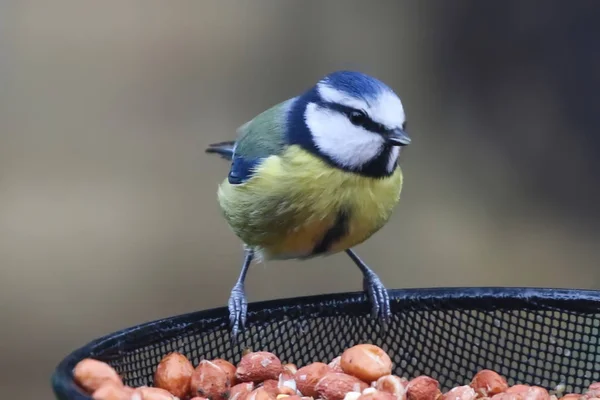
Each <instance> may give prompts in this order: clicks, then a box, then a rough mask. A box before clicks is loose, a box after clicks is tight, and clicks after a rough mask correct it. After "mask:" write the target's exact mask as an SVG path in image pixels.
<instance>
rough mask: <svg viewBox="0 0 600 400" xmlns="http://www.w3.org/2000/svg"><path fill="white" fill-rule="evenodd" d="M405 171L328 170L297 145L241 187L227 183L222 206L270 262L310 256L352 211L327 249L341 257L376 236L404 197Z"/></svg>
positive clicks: (239, 233)
mask: <svg viewBox="0 0 600 400" xmlns="http://www.w3.org/2000/svg"><path fill="white" fill-rule="evenodd" d="M402 181H403V177H402V171H401V170H400V168H397V169H396V171H395V172H394V173H393V174H392V175H391V176H390V177H386V178H380V179H373V178H368V177H364V176H360V175H357V174H352V173H348V172H345V171H342V170H340V169H338V168H334V167H331V166H329V165H328V164H327V163H325V162H324V161H322V160H321V159H319V158H318V157H316V156H314V155H312V154H310V153H308V152H306V151H304V150H303V149H301V148H300V147H298V146H291V147H290V148H289V149H287V150H286V152H285V153H284V154H282V155H280V156H272V157H269V158H268V159H266V160H265V161H264V162H263V163H262V164H261V165H260V167H259V168H258V170H257V173H256V174H255V175H254V176H253V177H252V178H251V179H249V180H248V181H247V182H246V183H244V184H242V185H230V184H229V182H227V180H225V181H224V182H223V183H222V184H221V186H220V187H219V192H218V196H219V203H220V205H221V208H222V210H223V213H224V215H225V218H226V219H227V222H228V223H229V225H230V226H231V228H232V229H233V231H234V232H235V233H236V235H237V236H239V237H240V239H241V240H242V241H244V243H246V244H247V245H249V246H252V247H255V248H256V249H257V250H258V251H261V252H262V253H263V256H264V257H266V258H271V259H273V258H296V257H309V256H311V255H312V253H313V250H314V249H315V246H316V245H317V244H318V243H319V242H320V241H321V240H322V239H323V236H324V235H325V234H326V233H327V232H328V231H329V229H330V228H331V227H332V226H334V225H335V222H336V218H338V216H339V215H340V212H344V213H347V216H348V218H347V221H346V226H345V230H344V234H343V236H341V237H339V238H337V239H336V241H334V242H333V243H331V244H330V246H328V249H327V253H329V254H331V253H336V252H339V251H342V250H345V249H347V248H350V247H353V246H356V245H357V244H359V243H362V242H363V241H365V240H366V239H368V238H369V237H370V236H371V235H372V234H374V233H375V232H377V231H378V230H379V229H380V228H381V227H382V226H383V225H384V224H385V223H386V222H387V220H388V219H389V217H390V216H391V214H392V211H393V209H394V207H395V206H396V204H397V203H398V201H399V199H400V192H401V190H402Z"/></svg>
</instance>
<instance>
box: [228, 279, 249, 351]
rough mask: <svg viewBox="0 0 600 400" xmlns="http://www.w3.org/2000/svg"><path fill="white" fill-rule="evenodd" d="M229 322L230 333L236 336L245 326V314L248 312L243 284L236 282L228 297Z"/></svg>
mask: <svg viewBox="0 0 600 400" xmlns="http://www.w3.org/2000/svg"><path fill="white" fill-rule="evenodd" d="M228 304H229V324H230V327H231V335H232V337H233V338H234V340H235V338H237V336H238V334H239V333H240V331H242V330H244V328H245V327H246V314H247V312H248V302H247V300H246V292H245V291H244V286H243V285H240V284H236V285H235V286H234V287H233V289H232V290H231V296H230V297H229V303H228Z"/></svg>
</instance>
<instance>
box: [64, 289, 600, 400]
mask: <svg viewBox="0 0 600 400" xmlns="http://www.w3.org/2000/svg"><path fill="white" fill-rule="evenodd" d="M390 298H391V307H392V313H393V316H392V319H391V320H390V321H389V323H388V324H387V325H386V326H383V325H381V324H380V323H379V322H378V321H376V320H373V319H371V318H370V317H369V304H368V302H367V299H366V298H365V296H364V295H363V294H362V293H342V294H336V295H327V296H311V297H303V298H295V299H284V300H277V301H269V302H261V303H254V304H250V306H249V314H248V324H247V328H246V330H245V331H244V332H243V334H242V335H241V337H240V338H239V339H238V340H239V341H238V342H237V343H234V342H232V341H231V337H230V333H229V328H228V314H227V309H226V308H219V309H213V310H208V311H201V312H196V313H191V314H186V315H181V316H177V317H172V318H167V319H163V320H159V321H154V322H150V323H147V324H143V325H140V326H137V327H133V328H129V329H126V330H123V331H120V332H116V333H114V334H111V335H108V336H106V337H104V338H101V339H98V340H96V341H94V342H91V343H90V344H88V345H86V346H84V347H82V348H81V349H79V350H77V351H75V352H73V353H72V354H70V355H69V356H68V357H66V358H65V359H64V360H63V361H62V362H61V364H60V365H59V366H58V367H57V369H56V371H55V374H54V376H53V388H54V391H55V394H56V395H57V397H58V398H59V399H64V400H67V399H68V400H75V399H77V400H84V399H85V400H87V399H89V397H88V396H87V395H85V393H83V392H82V391H81V390H80V389H79V388H78V387H77V386H76V385H75V384H74V383H73V380H72V374H71V371H72V368H73V367H74V365H75V364H76V363H77V362H78V361H79V360H81V359H82V358H85V357H93V358H96V359H99V360H102V361H105V362H108V363H109V364H110V365H112V366H113V367H114V368H115V369H116V370H117V372H119V373H120V374H121V376H122V377H123V380H124V382H125V383H126V384H128V385H130V386H142V385H148V386H151V385H152V384H153V374H154V371H155V368H156V366H157V365H158V363H159V361H160V359H161V358H162V357H163V356H164V355H165V354H167V353H169V352H172V351H179V352H182V353H183V354H185V355H186V356H187V357H188V358H190V360H191V361H192V362H193V364H194V365H197V364H198V363H199V361H200V360H202V359H213V358H224V359H227V360H229V361H231V362H233V363H234V364H235V363H237V362H238V361H239V360H240V358H241V356H242V351H243V349H244V348H246V347H250V348H252V349H253V350H265V351H271V352H273V353H275V354H276V355H277V356H279V358H280V359H281V360H282V361H283V362H293V363H295V364H296V365H298V367H301V366H303V365H306V364H308V363H311V362H314V361H322V362H329V361H330V360H332V359H333V358H335V357H336V356H338V355H340V354H341V353H342V352H343V351H344V350H345V349H346V348H348V347H351V346H353V345H355V344H358V343H373V344H376V345H378V346H380V347H382V348H383V349H384V350H385V351H386V352H387V353H388V354H389V355H390V357H391V358H392V360H393V362H394V372H393V373H395V374H397V375H400V376H405V377H407V378H412V377H415V376H418V375H421V374H426V375H429V376H431V377H433V378H435V379H437V380H438V381H439V382H440V385H441V387H442V389H443V390H444V389H449V388H451V387H454V386H458V385H464V384H468V383H469V382H470V379H471V378H472V377H473V375H474V374H475V373H476V372H477V371H479V370H481V369H484V368H487V369H492V370H495V371H496V372H498V373H500V374H501V375H503V376H505V377H506V378H507V380H508V382H509V384H511V385H512V384H517V383H525V384H533V385H538V386H542V387H545V388H547V389H548V390H552V389H554V388H555V387H556V386H557V385H559V384H560V385H565V387H566V392H567V393H569V392H570V393H581V392H582V391H583V390H584V389H585V388H587V386H589V385H590V384H591V383H592V382H597V381H600V345H599V343H598V339H599V336H600V335H599V334H600V292H597V291H580V290H559V289H527V288H513V289H507V288H469V289H465V288H456V289H412V290H392V291H390Z"/></svg>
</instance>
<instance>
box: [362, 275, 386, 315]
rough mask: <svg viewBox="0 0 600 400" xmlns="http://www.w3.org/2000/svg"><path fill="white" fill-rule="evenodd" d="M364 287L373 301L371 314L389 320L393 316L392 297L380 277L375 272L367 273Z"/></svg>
mask: <svg viewBox="0 0 600 400" xmlns="http://www.w3.org/2000/svg"><path fill="white" fill-rule="evenodd" d="M363 288H364V290H365V292H367V295H368V297H369V300H370V301H371V316H372V317H373V318H378V319H379V320H382V321H388V320H389V319H390V317H391V316H392V313H391V310H390V297H389V295H388V292H387V289H386V288H385V286H383V283H381V280H380V279H379V277H378V276H377V275H375V273H370V274H367V275H365V277H364V280H363Z"/></svg>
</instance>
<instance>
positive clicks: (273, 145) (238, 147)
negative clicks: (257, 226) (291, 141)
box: [206, 98, 296, 185]
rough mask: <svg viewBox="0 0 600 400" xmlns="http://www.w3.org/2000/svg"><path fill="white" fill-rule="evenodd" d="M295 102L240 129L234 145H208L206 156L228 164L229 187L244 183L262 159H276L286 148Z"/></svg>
mask: <svg viewBox="0 0 600 400" xmlns="http://www.w3.org/2000/svg"><path fill="white" fill-rule="evenodd" d="M295 99H296V98H292V99H289V100H286V101H284V102H282V103H279V104H277V105H275V106H273V107H271V108H269V109H268V110H266V111H264V112H262V113H261V114H259V115H257V116H256V117H255V118H254V119H252V120H250V121H248V122H246V123H245V124H244V125H242V126H240V127H239V128H238V129H237V134H238V138H237V140H236V141H235V142H233V141H226V142H221V143H215V144H212V145H209V147H208V148H207V149H206V152H208V153H216V154H219V155H221V156H222V157H223V158H226V159H228V160H231V166H230V170H229V175H228V180H229V183H230V184H234V185H239V184H242V183H244V182H246V181H247V180H248V179H250V178H251V177H252V175H253V173H254V171H255V169H256V167H257V166H258V165H260V164H261V163H262V162H263V161H264V160H265V159H266V158H268V157H271V156H274V155H278V154H280V153H281V152H282V151H283V150H284V149H285V148H286V146H287V142H286V123H287V113H288V110H289V108H290V106H291V105H292V103H293V101H294V100H295Z"/></svg>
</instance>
